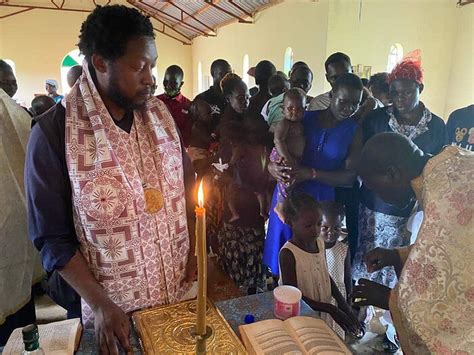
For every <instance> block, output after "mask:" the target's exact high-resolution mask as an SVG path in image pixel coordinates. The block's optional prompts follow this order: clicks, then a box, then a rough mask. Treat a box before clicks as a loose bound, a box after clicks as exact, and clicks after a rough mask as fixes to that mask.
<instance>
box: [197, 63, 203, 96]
mask: <svg viewBox="0 0 474 355" xmlns="http://www.w3.org/2000/svg"><path fill="white" fill-rule="evenodd" d="M201 92H203V90H202V64H201V62H199V63H198V93H201Z"/></svg>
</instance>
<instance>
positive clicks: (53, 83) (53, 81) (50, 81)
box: [45, 79, 58, 89]
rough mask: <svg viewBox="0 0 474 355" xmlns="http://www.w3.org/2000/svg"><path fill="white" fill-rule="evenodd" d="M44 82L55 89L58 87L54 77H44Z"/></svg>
mask: <svg viewBox="0 0 474 355" xmlns="http://www.w3.org/2000/svg"><path fill="white" fill-rule="evenodd" d="M45 83H46V84H48V85H51V86H54V87H55V88H56V89H57V88H58V82H57V81H56V80H54V79H46V82H45Z"/></svg>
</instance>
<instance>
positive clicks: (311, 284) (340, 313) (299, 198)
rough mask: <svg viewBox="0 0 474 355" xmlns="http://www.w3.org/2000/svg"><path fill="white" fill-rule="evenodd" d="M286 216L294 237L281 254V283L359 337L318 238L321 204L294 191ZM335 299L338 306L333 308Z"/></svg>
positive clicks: (328, 321)
mask: <svg viewBox="0 0 474 355" xmlns="http://www.w3.org/2000/svg"><path fill="white" fill-rule="evenodd" d="M283 215H284V217H285V223H287V224H288V225H289V226H290V227H291V229H292V232H293V235H292V238H291V239H290V240H289V241H288V242H286V243H285V245H283V247H282V249H281V250H280V255H279V264H280V276H281V278H280V283H281V284H282V285H291V286H295V287H297V288H299V289H300V290H301V292H302V293H303V299H304V300H305V302H306V303H307V304H308V305H309V306H310V307H311V308H313V309H314V310H315V311H319V312H321V318H323V319H324V320H325V321H326V322H327V323H328V324H329V325H330V326H332V325H333V320H334V321H335V322H336V323H337V324H338V325H339V326H341V327H342V329H344V330H345V331H348V332H350V333H352V334H357V333H358V332H359V331H360V324H359V322H358V321H357V318H356V317H355V316H354V314H353V313H352V310H351V308H350V307H349V305H348V304H347V302H346V299H345V296H343V295H342V294H341V292H340V291H339V289H338V288H337V286H336V284H335V283H334V281H333V280H332V279H331V277H330V276H329V272H328V268H327V265H326V256H325V251H324V241H323V240H322V238H320V237H319V234H320V228H321V211H320V206H319V204H318V203H317V202H316V201H315V200H314V199H313V198H312V197H311V196H308V195H306V194H304V193H301V192H294V191H291V192H289V195H288V197H287V199H286V200H285V202H284V204H283ZM333 297H334V299H336V301H337V306H336V305H334V304H331V300H332V298H333Z"/></svg>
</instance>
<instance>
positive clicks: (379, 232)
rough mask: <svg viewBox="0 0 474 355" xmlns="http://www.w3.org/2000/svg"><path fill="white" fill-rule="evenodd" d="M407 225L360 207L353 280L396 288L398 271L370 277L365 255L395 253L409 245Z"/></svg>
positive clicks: (401, 219)
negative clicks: (379, 251)
mask: <svg viewBox="0 0 474 355" xmlns="http://www.w3.org/2000/svg"><path fill="white" fill-rule="evenodd" d="M407 222H408V217H398V216H391V215H387V214H384V213H381V212H375V211H372V210H370V209H368V208H367V207H365V206H363V205H362V204H361V205H360V210H359V245H358V247H357V250H356V254H355V256H354V261H353V263H352V278H353V280H355V281H358V280H359V279H360V278H365V279H369V280H372V281H375V282H378V283H380V284H382V285H385V286H389V287H391V288H393V287H395V285H396V283H397V275H396V273H395V269H394V268H393V267H392V266H390V267H385V268H383V269H382V270H379V271H377V272H374V273H371V274H369V273H368V272H367V267H366V265H365V263H364V255H365V254H366V253H367V252H369V251H370V250H372V249H374V248H376V247H381V248H387V249H393V248H397V247H402V246H407V245H409V244H410V232H409V231H408V229H407V228H406V224H407Z"/></svg>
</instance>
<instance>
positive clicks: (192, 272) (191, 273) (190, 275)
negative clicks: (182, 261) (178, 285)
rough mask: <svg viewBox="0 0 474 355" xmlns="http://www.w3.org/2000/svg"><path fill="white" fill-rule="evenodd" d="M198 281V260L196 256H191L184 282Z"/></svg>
mask: <svg viewBox="0 0 474 355" xmlns="http://www.w3.org/2000/svg"><path fill="white" fill-rule="evenodd" d="M196 280H197V258H196V256H194V253H193V255H190V256H189V258H188V263H187V264H186V270H185V274H184V279H183V282H193V281H196Z"/></svg>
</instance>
